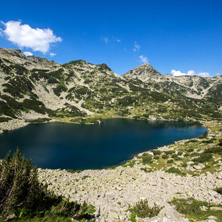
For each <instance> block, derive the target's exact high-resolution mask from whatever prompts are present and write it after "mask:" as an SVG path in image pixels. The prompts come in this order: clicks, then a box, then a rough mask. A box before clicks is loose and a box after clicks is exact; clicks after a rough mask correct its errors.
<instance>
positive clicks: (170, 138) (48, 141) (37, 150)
mask: <svg viewBox="0 0 222 222" xmlns="http://www.w3.org/2000/svg"><path fill="white" fill-rule="evenodd" d="M205 131H206V128H204V127H203V126H202V125H201V124H200V123H197V122H177V121H147V120H131V119H105V120H103V124H101V125H80V124H71V123H59V122H53V123H44V124H31V125H28V126H26V127H23V128H20V129H17V130H13V131H10V132H8V133H4V134H0V159H2V158H3V157H4V156H5V155H6V154H7V153H8V151H9V150H11V151H12V153H14V151H15V150H16V147H19V149H20V151H21V152H22V154H25V157H26V158H28V159H29V158H31V159H32V163H33V165H36V166H37V167H40V168H50V169H56V168H60V169H73V170H77V169H79V170H83V169H102V168H106V167H110V166H114V165H118V164H121V163H124V161H126V160H128V159H130V158H132V157H133V156H134V155H136V154H138V153H141V152H144V151H148V150H151V149H155V148H157V147H161V146H164V145H169V144H172V143H174V141H178V140H182V139H191V138H194V137H198V136H200V135H202V134H203V133H204V132H205Z"/></svg>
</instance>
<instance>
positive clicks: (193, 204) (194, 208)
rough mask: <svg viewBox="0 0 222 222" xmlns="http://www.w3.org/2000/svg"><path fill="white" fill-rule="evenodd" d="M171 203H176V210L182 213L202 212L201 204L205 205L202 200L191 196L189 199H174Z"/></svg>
mask: <svg viewBox="0 0 222 222" xmlns="http://www.w3.org/2000/svg"><path fill="white" fill-rule="evenodd" d="M171 203H173V204H174V205H176V210H177V211H178V212H180V213H182V214H191V213H194V214H198V213H200V212H201V208H200V206H203V204H201V203H202V202H200V201H197V200H195V199H193V198H189V199H188V200H184V199H181V200H180V199H178V200H173V201H172V202H171Z"/></svg>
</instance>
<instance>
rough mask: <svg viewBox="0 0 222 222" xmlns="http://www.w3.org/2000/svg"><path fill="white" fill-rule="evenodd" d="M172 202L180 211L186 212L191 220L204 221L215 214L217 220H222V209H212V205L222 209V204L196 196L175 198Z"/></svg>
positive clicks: (218, 221) (219, 221)
mask: <svg viewBox="0 0 222 222" xmlns="http://www.w3.org/2000/svg"><path fill="white" fill-rule="evenodd" d="M170 204H172V205H174V206H175V207H176V210H177V211H178V212H179V213H181V214H184V215H185V216H186V217H187V218H188V219H190V220H191V221H194V220H195V221H203V220H206V219H207V218H208V217H209V216H215V217H216V218H217V220H216V221H217V222H221V221H222V213H221V212H222V211H221V210H218V211H214V210H211V207H220V208H221V209H222V205H212V204H209V203H207V202H202V201H198V200H195V199H194V198H189V199H174V200H173V201H171V202H170ZM202 207H205V208H206V211H203V210H202Z"/></svg>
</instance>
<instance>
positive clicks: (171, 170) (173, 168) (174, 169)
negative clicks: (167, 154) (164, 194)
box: [166, 167, 181, 174]
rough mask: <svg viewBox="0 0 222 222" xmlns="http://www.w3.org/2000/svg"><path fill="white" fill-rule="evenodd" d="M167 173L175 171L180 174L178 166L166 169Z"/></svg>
mask: <svg viewBox="0 0 222 222" xmlns="http://www.w3.org/2000/svg"><path fill="white" fill-rule="evenodd" d="M166 172H167V173H175V174H181V171H180V170H179V169H178V168H175V167H171V168H170V169H169V170H167V171H166Z"/></svg>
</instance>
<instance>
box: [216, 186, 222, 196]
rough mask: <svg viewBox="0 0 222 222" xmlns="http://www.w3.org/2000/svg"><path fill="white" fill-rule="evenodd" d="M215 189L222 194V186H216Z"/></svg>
mask: <svg viewBox="0 0 222 222" xmlns="http://www.w3.org/2000/svg"><path fill="white" fill-rule="evenodd" d="M215 191H216V192H217V193H219V194H221V195H222V187H218V188H216V189H215Z"/></svg>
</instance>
